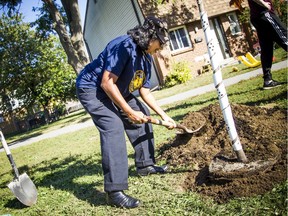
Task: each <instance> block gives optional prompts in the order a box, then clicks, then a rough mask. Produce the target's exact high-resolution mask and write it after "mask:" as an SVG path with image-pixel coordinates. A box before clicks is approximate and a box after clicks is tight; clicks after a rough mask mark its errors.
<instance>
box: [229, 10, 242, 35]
mask: <svg viewBox="0 0 288 216" xmlns="http://www.w3.org/2000/svg"><path fill="white" fill-rule="evenodd" d="M227 17H228V20H229V23H230V30H231V34H232V35H239V34H241V28H240V25H239V22H238V19H237V16H236V14H235V13H230V14H227Z"/></svg>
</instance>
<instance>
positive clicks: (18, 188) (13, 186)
mask: <svg viewBox="0 0 288 216" xmlns="http://www.w3.org/2000/svg"><path fill="white" fill-rule="evenodd" d="M8 187H9V188H10V190H11V191H12V193H13V194H14V195H15V196H16V197H17V199H18V200H19V201H20V202H21V203H23V204H24V205H26V206H32V205H34V204H35V203H36V202H37V190H36V187H35V185H34V183H33V182H32V180H31V179H30V178H29V176H28V175H27V174H26V173H23V174H21V175H20V176H19V178H18V179H14V180H13V181H12V182H10V183H9V184H8Z"/></svg>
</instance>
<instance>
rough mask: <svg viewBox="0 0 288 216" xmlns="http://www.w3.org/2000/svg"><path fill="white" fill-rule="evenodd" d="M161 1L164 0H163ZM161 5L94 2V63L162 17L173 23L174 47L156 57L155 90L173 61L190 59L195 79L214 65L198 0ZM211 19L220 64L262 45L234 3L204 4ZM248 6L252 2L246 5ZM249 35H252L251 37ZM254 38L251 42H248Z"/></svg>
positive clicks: (89, 21) (89, 20)
mask: <svg viewBox="0 0 288 216" xmlns="http://www.w3.org/2000/svg"><path fill="white" fill-rule="evenodd" d="M158 2H159V1H158ZM164 2H165V3H164V4H159V3H157V1H145V0H131V1H129V0H121V1H119V0H88V2H87V8H86V17H85V24H84V38H85V41H86V45H87V47H88V50H89V53H90V57H91V60H92V59H94V58H96V57H97V56H98V54H99V53H100V52H101V51H102V49H103V48H104V47H105V45H106V44H107V43H108V42H109V41H110V40H111V39H113V38H114V37H116V36H118V35H121V34H126V31H127V30H128V29H130V28H133V27H134V26H135V25H137V24H141V23H143V20H144V17H146V16H150V15H153V16H156V17H159V18H161V19H163V20H165V21H166V22H167V23H168V26H169V36H170V42H169V46H168V47H167V48H166V49H164V50H163V51H161V52H160V53H158V54H155V55H154V56H153V57H154V67H153V70H152V71H154V77H153V76H152V79H153V80H152V84H154V86H157V85H162V84H163V81H164V79H165V76H166V75H167V74H168V73H169V69H170V66H171V64H173V62H178V61H187V62H188V63H189V66H190V67H191V73H192V76H194V77H195V76H197V75H198V74H199V73H201V71H202V70H203V66H204V65H207V64H208V63H209V56H208V50H207V47H206V42H205V36H204V32H203V31H202V26H201V21H200V15H199V10H198V5H197V1H195V0H185V1H184V0H176V1H172V0H170V1H169V2H168V3H167V2H166V1H164ZM203 2H204V8H205V10H206V12H207V14H208V17H209V23H210V29H211V34H212V36H213V38H214V41H215V42H216V43H215V44H214V45H215V49H216V50H217V51H218V52H217V53H218V55H217V56H218V61H220V62H221V65H225V64H227V63H229V62H231V61H235V60H236V57H237V56H238V55H240V54H243V53H246V52H247V51H252V50H251V49H253V46H252V44H253V43H256V42H255V39H253V37H252V38H251V37H250V35H251V34H249V33H248V34H246V33H245V32H248V31H247V27H246V29H245V28H244V27H245V26H242V25H240V23H239V11H238V9H237V8H235V7H233V6H232V7H230V6H229V0H203ZM246 3H247V2H246ZM247 36H248V37H247ZM247 38H249V39H250V43H248V41H249V40H247Z"/></svg>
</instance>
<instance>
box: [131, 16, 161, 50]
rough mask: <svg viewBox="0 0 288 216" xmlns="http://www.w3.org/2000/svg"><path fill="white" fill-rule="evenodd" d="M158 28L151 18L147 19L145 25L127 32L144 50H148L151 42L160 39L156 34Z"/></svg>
mask: <svg viewBox="0 0 288 216" xmlns="http://www.w3.org/2000/svg"><path fill="white" fill-rule="evenodd" d="M156 28H157V26H155V24H154V22H153V20H151V19H150V18H149V17H148V18H146V19H145V21H144V23H143V25H138V26H136V27H134V28H133V29H130V30H128V31H127V34H128V35H130V36H131V37H132V38H133V40H134V42H135V43H136V44H137V45H138V46H139V47H140V48H141V49H142V50H147V49H148V46H149V42H150V40H152V39H153V40H154V39H158V37H157V34H156Z"/></svg>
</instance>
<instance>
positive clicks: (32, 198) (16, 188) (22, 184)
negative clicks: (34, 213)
mask: <svg viewBox="0 0 288 216" xmlns="http://www.w3.org/2000/svg"><path fill="white" fill-rule="evenodd" d="M0 135H1V142H2V145H3V147H4V149H5V152H6V155H7V157H8V159H9V162H10V164H11V166H12V168H13V170H14V173H15V178H14V180H13V181H12V182H10V183H9V184H8V187H9V188H10V190H11V191H12V193H13V194H14V195H15V196H16V197H17V199H18V200H19V201H20V202H21V203H23V204H24V205H26V206H32V205H33V204H35V203H36V201H37V190H36V187H35V185H34V183H33V182H32V180H31V179H30V178H29V176H28V175H27V174H26V173H23V174H22V175H19V172H18V169H17V167H16V164H15V162H14V160H13V157H12V154H11V152H10V149H9V147H8V145H7V143H6V140H5V138H4V135H3V133H2V131H1V130H0Z"/></svg>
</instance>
